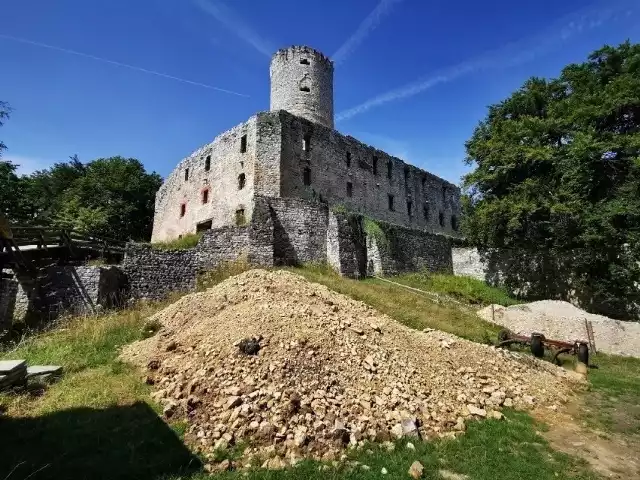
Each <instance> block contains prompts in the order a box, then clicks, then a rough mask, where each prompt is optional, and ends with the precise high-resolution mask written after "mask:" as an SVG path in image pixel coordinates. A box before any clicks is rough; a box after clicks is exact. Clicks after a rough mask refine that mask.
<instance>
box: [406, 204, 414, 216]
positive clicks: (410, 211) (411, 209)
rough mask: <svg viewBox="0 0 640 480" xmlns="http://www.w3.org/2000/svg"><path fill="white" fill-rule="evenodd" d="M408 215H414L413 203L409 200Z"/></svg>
mask: <svg viewBox="0 0 640 480" xmlns="http://www.w3.org/2000/svg"><path fill="white" fill-rule="evenodd" d="M407 215H409V216H411V215H413V203H412V202H411V200H407Z"/></svg>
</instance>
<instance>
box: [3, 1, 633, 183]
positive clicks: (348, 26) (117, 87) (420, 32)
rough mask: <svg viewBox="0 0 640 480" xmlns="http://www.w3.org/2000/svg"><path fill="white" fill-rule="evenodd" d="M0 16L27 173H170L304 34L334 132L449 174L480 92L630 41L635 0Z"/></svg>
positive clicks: (480, 108) (263, 88) (264, 84)
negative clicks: (136, 166) (140, 169)
mask: <svg viewBox="0 0 640 480" xmlns="http://www.w3.org/2000/svg"><path fill="white" fill-rule="evenodd" d="M2 18H3V21H2V22H1V25H0V62H1V63H0V100H4V101H7V102H9V103H10V104H11V106H12V107H13V109H14V112H13V114H12V117H11V118H10V119H9V120H8V121H7V123H6V124H5V126H4V127H2V128H1V129H0V138H2V140H3V141H4V143H6V144H7V146H8V147H9V150H8V151H7V152H5V158H6V159H9V160H12V161H14V162H15V163H18V164H21V171H22V172H30V171H33V170H34V169H38V168H45V167H47V166H49V165H50V164H52V163H53V162H55V161H62V160H66V159H67V158H68V157H69V156H70V155H73V154H78V155H79V157H80V159H81V160H83V161H89V160H92V159H94V158H99V157H107V156H112V155H123V156H127V157H136V158H138V159H140V160H141V161H142V162H143V163H144V164H145V166H146V168H147V169H148V170H155V171H157V172H158V173H160V174H161V175H163V176H166V175H167V174H168V173H169V172H170V171H171V170H172V169H173V167H174V166H175V165H176V164H177V162H178V161H179V160H180V159H181V158H183V157H185V156H187V155H188V154H189V153H191V152H192V151H193V150H195V149H196V148H198V147H199V146H201V145H203V144H205V143H208V142H210V141H211V140H212V139H213V138H214V137H215V136H216V135H218V134H219V133H221V132H223V131H224V130H227V129H228V128H230V127H232V126H234V125H236V124H238V123H241V122H243V121H244V120H246V119H247V118H248V117H249V116H251V115H253V114H254V113H255V112H257V111H262V110H268V109H269V58H270V55H271V53H272V52H274V51H275V50H277V49H278V48H280V47H283V46H288V45H292V44H307V45H310V46H312V47H314V48H316V49H318V50H321V51H323V52H324V53H325V54H327V55H329V56H331V57H332V58H333V59H334V60H335V62H336V68H335V84H334V89H335V110H336V116H337V119H338V121H337V123H336V127H337V129H338V130H340V131H342V132H343V133H347V134H351V135H353V136H355V137H357V138H359V139H360V140H362V141H364V142H366V143H369V144H372V145H375V146H376V147H378V148H381V149H383V150H385V151H387V152H389V153H391V154H394V155H397V156H399V157H401V158H403V159H405V160H407V161H409V162H410V163H413V164H415V165H417V166H420V167H422V168H425V169H427V170H429V171H432V172H433V173H435V174H437V175H440V176H442V177H444V178H446V179H448V180H450V181H452V182H454V183H459V180H460V176H461V175H462V174H463V173H465V172H466V171H467V170H468V167H466V166H465V165H464V163H463V159H464V142H465V140H467V139H468V138H469V137H470V136H471V134H472V132H473V129H474V127H475V126H476V125H477V123H478V122H479V121H480V120H481V119H482V118H483V117H484V115H485V114H486V107H487V106H488V105H490V104H491V103H495V102H497V101H499V100H500V99H502V98H504V97H506V96H508V95H509V94H510V93H511V92H512V91H513V90H515V89H517V88H518V87H519V86H520V85H521V84H522V83H523V82H524V80H526V79H527V78H528V77H530V76H533V75H536V76H544V77H549V76H556V75H557V74H558V73H559V71H560V69H561V68H562V67H563V66H564V65H566V64H567V63H571V62H580V61H583V60H584V59H585V58H586V56H587V55H588V53H589V52H591V51H592V50H594V49H596V48H599V47H600V46H602V45H603V44H605V43H607V44H615V45H617V44H619V43H621V42H623V41H624V40H626V39H630V40H631V41H635V42H638V41H640V1H639V0H604V1H600V0H564V1H561V2H559V1H557V0H537V1H536V2H514V1H512V0H485V1H480V2H479V1H477V0H473V1H472V0H429V1H425V0H349V1H348V2H347V1H344V0H340V1H338V0H322V1H320V0H308V1H306V2H300V1H294V0H270V1H263V0H135V1H131V0H110V1H109V2H98V1H95V0H93V1H91V0H90V1H87V0H56V1H55V2H53V1H51V0H22V1H19V2H9V1H5V2H4V5H3V7H2ZM74 52H75V53H74ZM80 54H82V55H80ZM105 60H108V61H105Z"/></svg>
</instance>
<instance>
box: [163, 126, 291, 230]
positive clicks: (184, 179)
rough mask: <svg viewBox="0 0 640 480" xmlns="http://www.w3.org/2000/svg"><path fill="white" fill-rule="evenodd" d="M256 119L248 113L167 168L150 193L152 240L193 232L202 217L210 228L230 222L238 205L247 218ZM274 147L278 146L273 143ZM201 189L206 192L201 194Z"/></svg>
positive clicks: (250, 209)
mask: <svg viewBox="0 0 640 480" xmlns="http://www.w3.org/2000/svg"><path fill="white" fill-rule="evenodd" d="M257 118H258V117H257V116H253V117H251V118H250V119H249V120H248V121H247V122H245V123H243V124H240V125H238V126H236V127H234V128H232V129H231V130H228V131H226V132H224V133H222V134H221V135H219V136H218V137H216V138H215V140H214V141H213V142H211V143H209V144H208V145H205V146H204V147H201V148H199V149H198V150H196V151H195V152H193V153H192V154H191V155H189V156H188V157H187V158H185V159H183V160H182V161H181V162H180V163H179V164H178V165H177V167H176V168H175V169H174V170H173V172H171V174H170V175H169V176H168V177H167V178H166V180H165V182H164V183H163V185H162V186H161V187H160V189H159V190H158V193H157V195H156V205H155V216H154V222H153V234H152V241H161V240H167V239H173V238H177V237H178V236H179V235H184V234H186V233H195V232H196V229H197V225H198V224H201V223H203V222H208V221H211V227H210V228H217V227H222V226H227V225H234V224H235V223H236V212H238V211H240V210H243V211H244V216H245V217H246V218H250V217H251V212H252V210H253V195H254V181H255V179H254V174H255V163H256V132H257V129H256V122H257ZM243 137H245V138H246V140H244V141H243ZM274 148H276V149H278V151H279V148H278V145H275V146H274ZM243 149H244V150H245V151H243ZM207 159H208V160H207ZM207 166H209V170H207ZM241 175H244V180H243V185H241V180H240V176H241ZM272 180H273V179H272ZM275 180H277V179H275ZM241 186H242V188H240V187H241ZM205 191H208V194H207V195H206V198H205ZM182 205H184V215H182V210H181V209H182V208H183V207H182Z"/></svg>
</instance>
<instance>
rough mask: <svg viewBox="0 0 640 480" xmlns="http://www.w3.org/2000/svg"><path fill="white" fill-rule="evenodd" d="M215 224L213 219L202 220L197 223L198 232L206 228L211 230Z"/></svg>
mask: <svg viewBox="0 0 640 480" xmlns="http://www.w3.org/2000/svg"><path fill="white" fill-rule="evenodd" d="M212 225H213V221H211V220H207V221H206V222H200V223H198V224H197V225H196V233H200V232H204V231H206V230H211V226H212Z"/></svg>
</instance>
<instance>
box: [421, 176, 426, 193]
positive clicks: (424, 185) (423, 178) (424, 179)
mask: <svg viewBox="0 0 640 480" xmlns="http://www.w3.org/2000/svg"><path fill="white" fill-rule="evenodd" d="M426 186H427V177H422V191H424V189H425V187H426Z"/></svg>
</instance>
